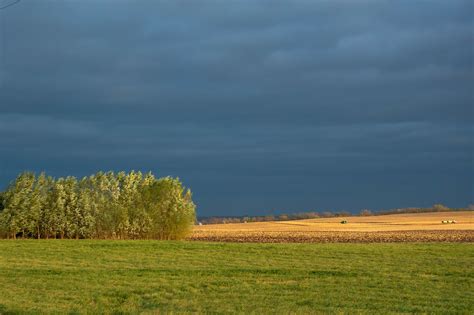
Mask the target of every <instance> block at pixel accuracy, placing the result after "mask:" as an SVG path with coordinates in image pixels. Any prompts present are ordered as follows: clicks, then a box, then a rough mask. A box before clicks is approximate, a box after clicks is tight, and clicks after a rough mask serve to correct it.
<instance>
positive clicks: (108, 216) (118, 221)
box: [0, 171, 196, 239]
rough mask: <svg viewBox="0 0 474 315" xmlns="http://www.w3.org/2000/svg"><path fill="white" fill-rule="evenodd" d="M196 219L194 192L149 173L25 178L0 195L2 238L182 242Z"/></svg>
mask: <svg viewBox="0 0 474 315" xmlns="http://www.w3.org/2000/svg"><path fill="white" fill-rule="evenodd" d="M195 218H196V215H195V205H194V203H193V201H192V199H191V191H190V190H189V189H185V188H184V187H183V185H182V184H181V182H180V181H179V179H177V178H171V177H165V178H159V179H157V178H155V177H154V176H153V174H151V173H147V174H142V173H141V172H135V171H131V172H129V173H125V172H119V173H114V172H107V173H104V172H99V173H97V174H94V175H91V176H88V177H84V178H82V179H80V180H78V179H77V178H75V177H72V176H69V177H66V178H57V179H55V178H53V177H51V176H47V175H46V174H45V173H41V174H40V175H39V176H36V175H35V174H34V173H30V172H25V173H22V174H20V175H19V176H18V177H17V178H16V180H15V181H13V182H12V183H11V184H10V186H9V187H8V189H7V190H6V191H4V192H1V193H0V237H1V238H19V237H20V238H38V239H40V238H61V239H63V238H75V239H79V238H101V239H102V238H103V239H109V238H111V239H180V238H183V237H184V236H185V235H186V234H187V233H188V232H190V231H191V229H192V225H193V224H194V222H195Z"/></svg>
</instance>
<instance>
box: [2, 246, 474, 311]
mask: <svg viewBox="0 0 474 315" xmlns="http://www.w3.org/2000/svg"><path fill="white" fill-rule="evenodd" d="M473 266H474V246H473V244H472V243H468V244H454V243H453V244H449V243H438V244H245V243H244V244H234V243H200V242H158V241H86V240H79V241H74V240H68V241H59V240H49V241H46V240H43V241H37V240H28V241H27V240H19V241H7V240H4V241H0V314H1V313H9V312H12V313H16V312H27V313H34V312H41V313H43V312H46V313H48V312H49V313H51V312H56V313H57V312H61V313H63V312H80V313H83V312H89V313H97V312H107V313H112V312H126V313H138V312H145V313H147V312H150V313H153V312H173V313H182V312H212V313H226V312H238V313H288V312H296V313H321V312H351V313H354V312H360V313H374V312H376V313H390V312H402V313H407V312H429V313H433V312H434V313H443V314H445V313H466V314H467V313H471V314H472V313H473V312H474V302H473V301H474V286H473V284H474V270H473V269H474V267H473Z"/></svg>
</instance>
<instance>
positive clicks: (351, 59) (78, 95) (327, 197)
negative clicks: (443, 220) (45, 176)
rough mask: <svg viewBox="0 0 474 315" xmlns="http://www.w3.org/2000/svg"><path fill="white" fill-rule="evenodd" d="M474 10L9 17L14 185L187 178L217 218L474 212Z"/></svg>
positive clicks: (339, 6) (8, 111)
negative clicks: (28, 178) (142, 175)
mask: <svg viewBox="0 0 474 315" xmlns="http://www.w3.org/2000/svg"><path fill="white" fill-rule="evenodd" d="M472 9H473V8H472V2H471V1H442V0H440V1H417V2H412V1H396V2H392V1H370V0H367V1H290V2H289V1H255V0H254V1H230V2H228V1H225V2H224V1H204V0H200V1H145V0H144V1H111V0H104V1H100V2H98V1H89V0H87V1H52V0H47V1H46V0H45V1H32V0H23V1H22V2H21V3H20V4H18V5H16V6H13V7H10V8H9V9H8V10H3V11H0V19H1V24H0V26H1V27H2V30H1V32H0V36H2V38H1V41H0V45H2V47H0V48H1V50H0V53H1V56H0V57H1V59H0V66H1V67H0V69H1V70H0V76H1V77H0V80H1V82H0V135H1V139H2V144H1V146H0V179H1V180H2V182H3V183H5V184H6V183H7V182H8V181H9V180H11V179H12V178H14V176H15V174H16V173H18V172H19V171H21V170H23V169H32V170H36V171H40V170H46V171H49V172H50V173H52V174H54V175H66V174H74V175H77V176H83V175H87V174H89V173H91V172H95V171H96V170H98V169H106V170H107V169H142V170H152V171H154V172H156V173H157V174H158V175H174V176H180V177H181V178H182V179H183V180H184V182H185V183H186V184H187V185H189V186H191V187H192V188H193V190H194V193H195V194H194V197H195V199H196V201H197V203H198V206H199V209H198V210H199V214H200V215H211V214H212V215H217V214H220V215H231V214H245V213H266V212H272V211H274V212H280V211H287V210H291V211H302V210H311V209H329V208H330V209H347V210H357V209H360V208H362V207H369V208H374V209H379V208H390V207H403V206H427V205H430V204H432V203H435V202H442V203H446V204H448V205H450V206H465V205H466V204H468V203H472V202H474V201H473V195H474V188H473V181H472V178H473V176H474V170H473V156H472V154H473V148H474V145H473V135H474V129H473V117H474V116H473V112H472V104H473V92H472V86H473V83H474V78H473V52H472V47H473V40H472V38H473V33H472V26H473V13H472V12H473V10H472Z"/></svg>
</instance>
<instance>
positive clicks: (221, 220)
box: [198, 204, 474, 224]
mask: <svg viewBox="0 0 474 315" xmlns="http://www.w3.org/2000/svg"><path fill="white" fill-rule="evenodd" d="M462 210H474V205H469V206H468V207H467V208H460V209H453V208H448V207H446V206H444V205H442V204H435V205H433V206H432V207H431V208H399V209H389V210H379V211H371V210H369V209H362V210H361V211H360V212H359V213H358V214H353V213H350V212H348V211H329V210H328V211H322V212H315V211H310V212H299V213H293V214H280V215H265V216H235V217H200V218H199V219H198V221H199V223H201V224H226V223H247V222H266V221H291V220H303V219H317V218H335V217H350V216H354V215H359V216H375V215H387V214H397V213H423V212H443V211H462Z"/></svg>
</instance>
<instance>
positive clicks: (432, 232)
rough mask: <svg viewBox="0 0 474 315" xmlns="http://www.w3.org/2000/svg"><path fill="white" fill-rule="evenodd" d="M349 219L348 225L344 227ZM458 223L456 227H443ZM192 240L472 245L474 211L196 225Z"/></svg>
mask: <svg viewBox="0 0 474 315" xmlns="http://www.w3.org/2000/svg"><path fill="white" fill-rule="evenodd" d="M342 220H347V224H341V221H342ZM443 220H455V221H456V224H443V223H442V221H443ZM189 239H191V240H205V241H232V242H438V241H442V242H473V241H474V211H459V212H433V213H411V214H393V215H380V216H367V217H362V216H361V217H337V218H320V219H309V220H295V221H275V222H252V223H234V224H211V225H203V226H196V227H195V228H194V231H193V234H192V235H191V236H190V237H189Z"/></svg>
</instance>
